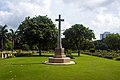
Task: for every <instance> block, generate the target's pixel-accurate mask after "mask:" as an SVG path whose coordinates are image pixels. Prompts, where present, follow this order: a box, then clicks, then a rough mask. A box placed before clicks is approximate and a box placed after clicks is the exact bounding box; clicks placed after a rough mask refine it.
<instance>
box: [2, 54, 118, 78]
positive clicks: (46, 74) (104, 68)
mask: <svg viewBox="0 0 120 80" xmlns="http://www.w3.org/2000/svg"><path fill="white" fill-rule="evenodd" d="M46 60H48V56H32V57H15V58H8V59H0V80H119V79H120V61H116V60H111V59H105V58H100V57H95V56H89V55H84V54H81V56H80V57H75V59H73V60H74V61H75V62H76V64H75V65H64V66H63V65H62V66H58V65H46V64H42V62H44V61H46Z"/></svg>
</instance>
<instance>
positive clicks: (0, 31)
mask: <svg viewBox="0 0 120 80" xmlns="http://www.w3.org/2000/svg"><path fill="white" fill-rule="evenodd" d="M0 27H1V29H0V38H1V51H3V50H4V45H5V39H6V34H7V32H8V30H7V29H6V27H7V25H4V26H0Z"/></svg>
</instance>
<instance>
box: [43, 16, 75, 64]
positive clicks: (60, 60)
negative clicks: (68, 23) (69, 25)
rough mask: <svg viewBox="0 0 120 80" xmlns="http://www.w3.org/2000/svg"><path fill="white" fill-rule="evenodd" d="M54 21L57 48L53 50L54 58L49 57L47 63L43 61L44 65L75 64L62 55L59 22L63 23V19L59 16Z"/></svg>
mask: <svg viewBox="0 0 120 80" xmlns="http://www.w3.org/2000/svg"><path fill="white" fill-rule="evenodd" d="M55 21H58V43H57V48H55V55H54V57H49V61H45V62H44V63H45V64H57V65H58V64H65V65H66V64H75V62H73V61H70V58H69V57H66V55H65V54H64V48H62V43H61V21H64V19H61V15H59V19H55Z"/></svg>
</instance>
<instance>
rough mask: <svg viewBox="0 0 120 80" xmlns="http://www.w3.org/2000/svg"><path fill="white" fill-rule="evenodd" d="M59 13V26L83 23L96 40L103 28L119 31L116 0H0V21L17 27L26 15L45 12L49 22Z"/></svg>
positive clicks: (64, 26)
mask: <svg viewBox="0 0 120 80" xmlns="http://www.w3.org/2000/svg"><path fill="white" fill-rule="evenodd" d="M58 14H61V15H62V18H64V19H65V21H64V22H63V23H62V29H66V28H69V27H70V26H71V25H73V24H76V23H77V24H78V23H79V24H83V25H85V26H87V27H90V29H93V30H94V32H95V34H96V35H97V36H96V37H97V39H99V34H100V33H103V32H104V31H110V32H120V1H119V0H74V1H73V0H0V24H2V25H3V24H7V25H8V26H10V28H15V29H16V28H17V27H18V26H19V24H20V23H21V22H22V21H23V20H24V18H25V17H26V16H31V17H32V16H35V15H48V16H49V17H50V18H52V20H53V22H54V23H55V24H57V22H56V21H55V19H56V18H58Z"/></svg>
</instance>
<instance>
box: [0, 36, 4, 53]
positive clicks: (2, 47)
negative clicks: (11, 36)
mask: <svg viewBox="0 0 120 80" xmlns="http://www.w3.org/2000/svg"><path fill="white" fill-rule="evenodd" d="M3 47H4V45H3V36H2V39H1V51H3Z"/></svg>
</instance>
